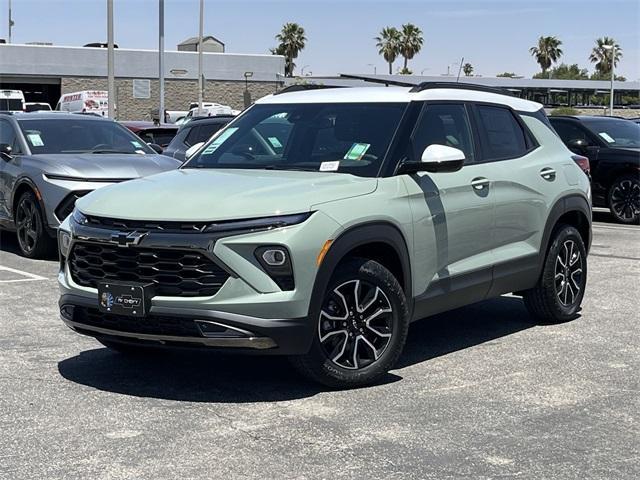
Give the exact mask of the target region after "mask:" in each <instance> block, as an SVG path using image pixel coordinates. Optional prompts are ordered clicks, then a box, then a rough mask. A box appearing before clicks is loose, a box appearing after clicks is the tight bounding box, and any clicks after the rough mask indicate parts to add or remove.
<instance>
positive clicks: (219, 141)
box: [202, 127, 238, 155]
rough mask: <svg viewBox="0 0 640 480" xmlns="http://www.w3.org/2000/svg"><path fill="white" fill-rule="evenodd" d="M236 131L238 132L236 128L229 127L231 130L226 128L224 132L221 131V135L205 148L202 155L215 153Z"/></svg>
mask: <svg viewBox="0 0 640 480" xmlns="http://www.w3.org/2000/svg"><path fill="white" fill-rule="evenodd" d="M237 130H238V127H231V128H227V129H226V130H223V131H222V133H220V135H218V136H217V137H215V139H214V140H213V143H211V145H209V146H208V147H207V148H205V149H204V151H203V152H202V154H203V155H210V154H212V153H213V152H215V151H216V150H217V149H218V147H219V146H220V145H222V144H223V143H224V142H225V140H226V139H227V138H229V137H230V136H231V135H233V134H234V133H236V131H237Z"/></svg>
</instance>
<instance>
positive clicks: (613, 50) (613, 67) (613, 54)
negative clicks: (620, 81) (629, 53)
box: [602, 44, 616, 117]
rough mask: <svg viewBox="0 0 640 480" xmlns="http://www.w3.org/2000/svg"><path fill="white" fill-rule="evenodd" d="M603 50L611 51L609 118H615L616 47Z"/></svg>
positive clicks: (606, 47) (605, 47)
mask: <svg viewBox="0 0 640 480" xmlns="http://www.w3.org/2000/svg"><path fill="white" fill-rule="evenodd" d="M602 48H604V49H605V50H607V51H609V50H611V94H610V98H609V116H610V117H612V116H613V81H614V80H615V70H616V45H615V44H613V45H603V46H602Z"/></svg>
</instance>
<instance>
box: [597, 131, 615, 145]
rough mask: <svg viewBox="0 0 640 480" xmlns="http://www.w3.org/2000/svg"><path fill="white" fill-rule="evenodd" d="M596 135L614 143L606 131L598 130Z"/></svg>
mask: <svg viewBox="0 0 640 480" xmlns="http://www.w3.org/2000/svg"><path fill="white" fill-rule="evenodd" d="M598 135H600V136H601V137H602V138H604V140H605V141H606V142H607V143H615V140H614V139H613V137H612V136H611V135H609V134H608V133H607V132H600V133H598Z"/></svg>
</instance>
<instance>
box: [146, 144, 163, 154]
mask: <svg viewBox="0 0 640 480" xmlns="http://www.w3.org/2000/svg"><path fill="white" fill-rule="evenodd" d="M147 145H149V147H151V150H153V151H154V152H156V153H162V152H164V150H163V149H162V147H161V146H160V145H158V144H157V143H147Z"/></svg>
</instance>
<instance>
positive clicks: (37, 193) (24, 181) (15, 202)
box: [9, 177, 56, 238]
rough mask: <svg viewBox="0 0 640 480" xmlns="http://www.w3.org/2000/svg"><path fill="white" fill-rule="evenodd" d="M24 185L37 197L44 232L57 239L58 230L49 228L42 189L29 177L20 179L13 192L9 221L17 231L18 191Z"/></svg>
mask: <svg viewBox="0 0 640 480" xmlns="http://www.w3.org/2000/svg"><path fill="white" fill-rule="evenodd" d="M23 185H27V186H28V187H29V188H30V189H31V191H32V192H33V193H34V195H35V196H36V201H37V202H38V206H39V207H40V211H41V212H42V217H43V218H42V223H43V226H44V231H45V232H46V233H47V235H49V236H50V237H52V238H56V229H54V228H52V227H50V226H49V222H48V220H47V209H46V207H45V204H44V199H43V198H42V193H40V189H39V188H38V186H37V185H36V183H35V182H34V181H33V180H31V179H30V178H29V177H20V178H19V179H18V180H17V181H16V184H15V185H14V187H13V192H11V208H10V209H9V211H10V214H11V218H10V219H9V221H10V222H11V224H12V225H13V228H14V229H15V228H16V227H17V225H16V224H15V213H16V208H17V207H18V200H19V199H18V191H19V190H20V188H21V187H22V186H23Z"/></svg>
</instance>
